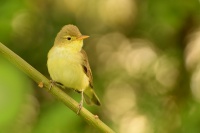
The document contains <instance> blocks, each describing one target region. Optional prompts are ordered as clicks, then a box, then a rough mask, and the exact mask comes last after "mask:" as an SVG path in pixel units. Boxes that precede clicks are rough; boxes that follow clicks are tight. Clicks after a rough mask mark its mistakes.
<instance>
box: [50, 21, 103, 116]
mask: <svg viewBox="0 0 200 133" xmlns="http://www.w3.org/2000/svg"><path fill="white" fill-rule="evenodd" d="M88 37H89V36H87V35H82V34H81V32H80V31H79V29H78V28H77V27H76V26H75V25H72V24H68V25H65V26H63V28H62V29H61V30H60V31H59V33H58V34H57V36H56V38H55V41H54V45H53V47H52V48H51V49H50V50H49V52H48V56H47V68H48V72H49V74H50V77H51V79H52V83H57V84H61V85H63V86H64V87H66V88H70V89H73V90H75V91H77V92H79V93H81V101H80V103H79V107H78V111H77V114H79V112H80V110H81V108H82V107H83V101H85V102H86V103H87V104H88V105H97V106H100V105H101V103H100V100H99V98H98V97H97V95H96V93H95V91H94V89H93V88H94V86H93V77H92V71H91V68H90V65H89V61H88V57H87V54H86V52H85V51H84V50H83V48H82V47H83V40H84V39H86V38H88Z"/></svg>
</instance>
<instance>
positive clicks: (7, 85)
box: [0, 0, 200, 133]
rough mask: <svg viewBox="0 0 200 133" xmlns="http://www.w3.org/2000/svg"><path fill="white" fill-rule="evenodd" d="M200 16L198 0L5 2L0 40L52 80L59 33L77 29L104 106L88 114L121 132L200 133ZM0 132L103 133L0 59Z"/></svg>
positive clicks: (0, 16) (0, 3) (1, 6)
mask: <svg viewBox="0 0 200 133" xmlns="http://www.w3.org/2000/svg"><path fill="white" fill-rule="evenodd" d="M199 9H200V2H199V1H198V0H190V1H188V0H177V1H172V0H168V1H164V0H143V1H140V0H101V1H100V0H74V1H70V0H59V1H51V0H43V1H40V0H35V1H34V0H29V1H26V0H9V1H0V12H1V13H0V29H1V30H0V41H1V42H2V43H3V44H5V45H6V46H7V47H9V48H10V49H11V50H13V51H14V52H16V53H17V54H18V55H20V56H21V57H22V58H23V59H25V60H26V61H27V62H28V63H30V64H31V65H32V66H33V67H35V68H36V69H37V70H39V71H40V72H41V73H43V74H44V75H45V76H47V77H49V74H48V71H47V68H46V60H47V53H48V50H49V49H50V48H51V47H52V45H53V43H54V38H55V36H56V34H57V33H58V31H59V30H60V29H61V27H62V26H64V25H66V24H74V25H77V26H78V27H79V29H80V31H81V32H82V34H85V35H90V38H89V39H87V40H85V42H84V43H85V46H84V49H85V50H86V51H87V53H88V57H89V60H90V65H91V68H92V72H93V76H94V86H95V91H96V92H97V94H98V96H99V97H100V99H101V101H102V106H101V107H90V106H87V105H84V106H85V107H86V108H88V109H89V110H90V111H91V112H93V113H94V114H97V115H98V116H99V118H100V119H102V120H103V121H104V122H105V123H106V124H108V125H109V126H110V127H111V128H113V129H114V130H116V131H117V132H120V133H189V132H190V133H199V132H200V127H199V125H200V115H199V114H200V105H199V103H200V87H199V86H200V82H199V81H200V67H199V66H200V65H199V62H200V54H199V53H200V45H199V43H200V30H199V23H200V10H199ZM70 95H72V97H74V98H75V99H76V100H77V101H78V100H80V95H79V94H75V93H74V92H72V93H70ZM0 132H2V133H13V132H15V133H66V132H70V133H80V132H81V133H88V132H89V133H97V132H99V131H97V130H96V129H94V128H93V127H92V126H90V125H88V124H87V123H85V122H84V121H83V120H82V119H81V118H79V117H78V116H76V114H74V113H73V112H72V111H71V110H69V109H68V108H67V107H66V106H64V105H63V104H62V103H60V102H59V101H57V100H56V99H54V98H53V97H52V96H51V95H49V93H48V92H45V91H43V90H41V89H39V88H38V87H37V85H36V84H35V83H34V82H32V81H31V80H30V79H29V78H28V77H26V76H25V75H24V74H23V73H21V72H20V71H19V70H18V69H16V68H15V66H13V65H12V64H10V63H9V62H8V61H6V60H5V59H4V58H3V57H1V56H0Z"/></svg>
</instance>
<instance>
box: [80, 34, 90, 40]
mask: <svg viewBox="0 0 200 133" xmlns="http://www.w3.org/2000/svg"><path fill="white" fill-rule="evenodd" d="M88 37H90V36H87V35H81V36H79V37H78V38H77V40H83V39H86V38H88Z"/></svg>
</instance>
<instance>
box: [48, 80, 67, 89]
mask: <svg viewBox="0 0 200 133" xmlns="http://www.w3.org/2000/svg"><path fill="white" fill-rule="evenodd" d="M50 83H51V84H50V87H49V91H50V90H51V88H52V87H53V86H54V85H57V86H58V87H61V88H64V85H63V84H61V83H60V82H56V81H54V80H50Z"/></svg>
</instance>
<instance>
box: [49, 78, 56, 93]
mask: <svg viewBox="0 0 200 133" xmlns="http://www.w3.org/2000/svg"><path fill="white" fill-rule="evenodd" d="M54 85H55V81H53V80H50V86H49V91H50V90H51V88H52V87H53V86H54Z"/></svg>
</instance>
